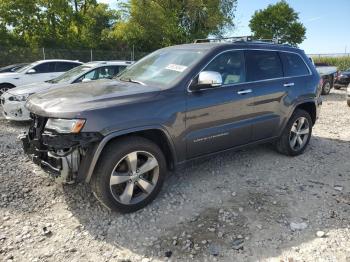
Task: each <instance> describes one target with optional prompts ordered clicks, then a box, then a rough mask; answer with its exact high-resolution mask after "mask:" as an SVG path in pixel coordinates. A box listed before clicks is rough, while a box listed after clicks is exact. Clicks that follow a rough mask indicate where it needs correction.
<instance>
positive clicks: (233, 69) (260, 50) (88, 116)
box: [21, 41, 321, 212]
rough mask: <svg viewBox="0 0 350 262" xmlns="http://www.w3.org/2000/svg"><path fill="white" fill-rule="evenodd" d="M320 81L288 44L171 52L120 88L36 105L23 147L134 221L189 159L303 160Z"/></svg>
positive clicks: (74, 91)
mask: <svg viewBox="0 0 350 262" xmlns="http://www.w3.org/2000/svg"><path fill="white" fill-rule="evenodd" d="M319 80H320V77H319V75H318V73H317V72H316V70H315V68H314V66H313V65H312V63H310V60H309V59H308V58H307V56H306V55H305V53H304V52H303V51H302V50H300V49H297V48H293V47H291V46H288V45H278V44H272V43H264V42H258V41H236V42H231V43H197V44H185V45H179V46H173V47H168V48H164V49H160V50H158V51H156V52H154V53H152V54H150V55H148V56H146V57H145V58H143V59H141V60H140V61H138V62H137V63H135V64H134V65H132V66H130V67H129V68H127V69H126V70H125V71H124V72H122V73H121V74H120V75H119V76H118V77H117V78H115V79H112V80H101V81H96V82H91V83H81V84H75V85H71V87H70V88H62V89H55V90H52V91H49V92H46V93H40V94H37V95H34V96H32V97H31V98H30V99H29V100H28V102H27V104H26V106H27V108H28V109H29V110H30V112H31V117H32V118H33V122H32V125H31V127H30V129H29V132H28V133H27V134H25V135H23V136H22V137H21V140H22V142H23V147H24V150H25V152H26V153H27V154H29V155H30V156H31V157H32V159H33V161H34V162H35V163H37V164H38V165H40V166H41V167H42V168H44V169H45V170H47V171H48V172H49V173H51V174H53V175H54V176H56V177H58V176H61V177H63V178H64V179H65V181H67V182H69V183H71V182H76V181H85V182H86V183H90V184H91V187H92V191H93V192H94V194H95V196H96V197H97V198H98V199H99V200H100V201H101V202H102V203H103V204H104V205H105V206H107V207H108V208H110V209H114V210H118V211H122V212H131V211H135V210H137V209H140V208H142V207H144V206H145V205H147V204H148V203H150V202H151V201H152V200H153V199H154V198H155V197H156V195H157V194H158V192H159V191H160V189H161V186H162V184H163V181H164V178H165V176H166V173H167V171H168V170H173V169H174V168H175V167H176V166H178V165H179V164H183V163H186V162H187V161H189V160H193V159H195V158H199V157H203V156H207V155H209V154H213V153H217V152H222V151H225V150H229V149H237V148H241V147H243V146H247V145H252V144H258V143H266V142H273V143H275V145H276V148H277V150H278V151H279V152H281V153H283V154H286V155H289V156H295V155H299V154H301V153H303V152H304V150H305V148H306V146H307V145H308V143H309V140H310V137H311V131H312V127H313V125H314V124H315V122H316V119H317V117H318V112H319V106H320V105H321V99H320V88H319Z"/></svg>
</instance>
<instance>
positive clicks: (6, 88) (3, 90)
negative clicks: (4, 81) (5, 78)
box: [0, 87, 9, 96]
mask: <svg viewBox="0 0 350 262" xmlns="http://www.w3.org/2000/svg"><path fill="white" fill-rule="evenodd" d="M8 90H9V88H8V87H1V88H0V96H1V95H2V94H4V93H5V92H7V91H8Z"/></svg>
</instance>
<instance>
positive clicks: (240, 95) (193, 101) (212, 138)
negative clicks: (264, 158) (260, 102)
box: [186, 51, 253, 158]
mask: <svg viewBox="0 0 350 262" xmlns="http://www.w3.org/2000/svg"><path fill="white" fill-rule="evenodd" d="M202 71H215V72H219V73H220V74H221V76H222V79H223V85H222V86H220V87H216V88H209V89H205V90H201V91H196V92H192V93H191V92H190V93H188V98H187V112H186V130H187V134H186V145H187V158H193V157H196V156H200V155H204V154H208V153H213V152H216V151H221V150H225V149H228V148H231V147H234V146H238V145H242V144H246V143H248V142H249V141H250V140H251V130H252V125H251V121H250V114H251V111H250V104H251V103H252V102H253V98H252V94H251V92H250V91H249V86H247V84H246V83H245V66H244V52H243V51H227V52H224V53H222V54H220V55H218V56H217V57H216V58H215V59H213V61H212V62H210V63H209V65H208V66H206V68H204V69H203V70H202ZM194 81H196V79H195V80H194Z"/></svg>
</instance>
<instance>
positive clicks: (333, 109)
mask: <svg viewBox="0 0 350 262" xmlns="http://www.w3.org/2000/svg"><path fill="white" fill-rule="evenodd" d="M344 94H345V92H344V90H340V91H334V90H333V91H332V93H331V94H330V95H329V96H327V97H325V98H324V104H323V107H322V112H321V117H320V119H319V121H318V123H317V124H316V126H315V127H314V133H313V138H312V139H311V144H310V146H309V147H308V149H307V151H306V152H305V154H304V155H302V156H298V157H294V158H290V157H286V156H283V155H280V154H278V153H276V152H275V151H274V150H273V149H272V147H271V146H269V145H263V146H258V147H255V148H252V149H246V150H243V151H239V152H235V153H225V154H221V155H218V156H216V157H214V158H211V159H210V160H209V161H208V160H203V161H198V162H196V163H193V164H191V165H190V166H187V167H185V168H182V169H180V170H177V171H176V172H174V173H171V174H169V177H168V179H167V181H166V183H165V186H164V188H163V190H162V192H161V194H160V195H159V196H158V198H157V199H156V200H155V201H154V202H153V203H152V204H151V205H149V206H148V207H147V208H145V209H143V210H140V211H138V212H136V213H133V214H127V215H122V214H118V213H109V212H108V211H107V210H106V209H104V208H103V207H102V206H101V205H100V204H99V203H98V202H97V201H96V200H95V199H94V197H93V196H92V194H91V192H90V191H89V188H88V187H87V186H84V185H65V186H62V185H60V184H59V183H57V182H55V181H54V180H52V179H51V178H49V177H48V176H47V175H46V174H45V173H44V172H43V171H41V170H40V169H39V168H37V167H36V166H35V165H34V164H32V163H31V162H30V161H29V160H28V159H27V158H26V157H25V155H24V154H23V153H22V151H21V147H20V145H19V143H18V142H16V137H17V135H18V134H19V133H21V132H23V131H24V130H26V128H27V125H26V124H14V123H10V122H8V121H5V120H4V119H3V118H1V119H0V143H1V145H0V194H1V195H0V197H1V200H0V260H4V261H12V260H13V261H142V262H146V261H164V260H172V261H178V260H182V261H189V260H194V261H215V260H216V261H282V262H283V261H288V262H292V261H350V230H349V225H350V223H349V222H350V219H349V213H350V183H349V181H350V179H349V171H350V161H349V156H350V143H349V140H350V127H349V124H350V108H349V107H347V106H346V102H345V97H344Z"/></svg>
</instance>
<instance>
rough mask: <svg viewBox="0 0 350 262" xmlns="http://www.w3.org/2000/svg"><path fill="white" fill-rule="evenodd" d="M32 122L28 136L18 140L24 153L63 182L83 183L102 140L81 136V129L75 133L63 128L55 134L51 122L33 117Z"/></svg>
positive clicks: (91, 134)
mask: <svg viewBox="0 0 350 262" xmlns="http://www.w3.org/2000/svg"><path fill="white" fill-rule="evenodd" d="M31 118H32V119H33V121H32V124H31V126H30V128H29V131H28V133H25V134H23V135H20V136H19V139H20V140H21V141H22V144H23V149H24V152H25V153H26V154H27V155H28V156H29V157H30V158H31V159H32V160H33V162H34V163H35V164H37V165H39V166H40V167H41V168H43V169H44V170H45V171H46V172H48V173H49V174H51V175H52V176H53V177H55V178H60V180H62V182H65V183H74V182H76V181H81V180H84V175H85V174H86V172H87V169H88V167H89V163H90V162H91V159H92V156H93V153H94V152H95V150H96V147H97V145H98V142H99V141H101V139H102V136H101V135H100V134H99V133H86V132H80V129H81V128H82V126H81V127H80V129H79V130H77V129H76V130H73V132H74V133H73V132H69V131H70V130H68V132H67V130H63V129H62V128H61V129H57V130H54V128H52V124H50V122H53V121H51V120H52V119H49V118H46V117H40V116H37V115H34V114H31ZM49 121H50V122H49ZM55 121H56V120H55ZM62 121H69V120H64V119H63V120H62ZM48 122H49V123H48ZM72 128H74V126H73V124H72ZM75 128H76V127H75Z"/></svg>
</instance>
